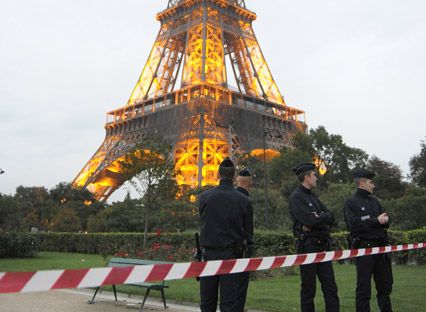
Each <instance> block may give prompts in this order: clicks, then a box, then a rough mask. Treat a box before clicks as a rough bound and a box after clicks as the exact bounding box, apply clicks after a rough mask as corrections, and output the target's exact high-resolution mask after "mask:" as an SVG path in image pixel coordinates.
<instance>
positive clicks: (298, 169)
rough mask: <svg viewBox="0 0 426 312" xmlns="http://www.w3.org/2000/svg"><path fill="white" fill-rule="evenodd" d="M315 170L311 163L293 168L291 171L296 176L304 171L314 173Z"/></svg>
mask: <svg viewBox="0 0 426 312" xmlns="http://www.w3.org/2000/svg"><path fill="white" fill-rule="evenodd" d="M315 168H316V167H315V164H313V163H301V164H298V165H297V166H296V167H294V168H293V169H292V170H293V172H294V173H295V174H296V175H297V176H298V175H299V174H301V173H303V172H306V171H314V170H315Z"/></svg>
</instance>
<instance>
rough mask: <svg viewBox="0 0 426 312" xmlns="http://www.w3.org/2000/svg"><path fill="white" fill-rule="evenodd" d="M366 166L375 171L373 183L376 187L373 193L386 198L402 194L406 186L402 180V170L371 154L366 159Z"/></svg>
mask: <svg viewBox="0 0 426 312" xmlns="http://www.w3.org/2000/svg"><path fill="white" fill-rule="evenodd" d="M367 168H368V169H369V170H371V171H373V172H374V173H376V176H375V177H374V183H375V185H376V187H377V189H375V190H374V193H375V195H377V197H380V198H382V199H387V198H397V197H401V196H403V195H404V192H405V190H406V187H407V186H406V184H405V183H404V182H403V181H402V171H401V169H400V168H399V167H398V166H397V165H395V164H393V163H391V162H387V161H384V160H381V159H380V158H378V157H376V156H373V157H371V158H370V159H369V160H368V163H367Z"/></svg>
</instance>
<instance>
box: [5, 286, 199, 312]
mask: <svg viewBox="0 0 426 312" xmlns="http://www.w3.org/2000/svg"><path fill="white" fill-rule="evenodd" d="M92 295H93V290H57V291H49V292H38V293H37V292H36V293H28V294H1V295H0V311H1V312H58V311H60V312H133V311H138V309H139V307H140V302H141V301H142V300H141V298H136V297H132V298H128V297H127V296H119V297H118V300H119V301H118V302H115V301H114V297H113V295H112V293H109V292H102V293H101V294H98V295H97V296H96V299H95V303H94V304H87V301H88V300H89V299H90V298H91V296H92ZM138 303H139V304H138ZM167 305H168V307H169V308H168V309H167V312H195V311H200V309H199V308H198V307H196V306H184V305H179V304H174V303H168V304H167ZM144 311H146V312H153V311H166V310H164V308H163V304H162V302H161V301H156V300H155V299H147V301H146V303H145V308H144Z"/></svg>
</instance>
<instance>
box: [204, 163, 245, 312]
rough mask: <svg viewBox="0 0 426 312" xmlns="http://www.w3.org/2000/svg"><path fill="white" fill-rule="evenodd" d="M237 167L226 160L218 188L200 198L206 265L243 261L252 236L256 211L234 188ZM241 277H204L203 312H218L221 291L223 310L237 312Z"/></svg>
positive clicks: (237, 275) (221, 308)
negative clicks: (207, 262)
mask: <svg viewBox="0 0 426 312" xmlns="http://www.w3.org/2000/svg"><path fill="white" fill-rule="evenodd" d="M234 176H235V167H234V164H233V162H232V161H231V160H230V159H229V158H226V159H225V160H224V161H223V162H222V163H221V164H220V166H219V178H220V183H219V186H218V187H215V188H213V189H210V190H208V191H206V192H204V193H202V194H201V195H200V197H199V213H200V217H201V234H200V244H201V248H202V251H203V259H204V260H205V261H210V260H221V259H235V258H241V257H242V254H243V246H244V242H245V241H247V240H251V239H252V236H253V208H252V206H251V204H250V201H249V199H248V197H247V196H245V195H243V194H241V193H240V192H238V191H237V190H236V189H235V188H234V185H233V179H234ZM240 281H241V273H240V274H227V275H219V276H208V277H201V279H200V295H201V305H200V307H201V311H202V312H215V311H216V309H217V300H218V288H220V310H221V311H222V312H235V311H238V310H237V309H238V304H239V300H238V294H239V289H240V285H241V283H240Z"/></svg>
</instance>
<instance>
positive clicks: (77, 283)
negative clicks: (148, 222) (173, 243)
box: [0, 243, 426, 293]
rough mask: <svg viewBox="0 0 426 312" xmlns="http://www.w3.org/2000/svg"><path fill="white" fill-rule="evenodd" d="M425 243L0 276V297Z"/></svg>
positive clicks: (415, 246) (232, 270)
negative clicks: (3, 294)
mask: <svg viewBox="0 0 426 312" xmlns="http://www.w3.org/2000/svg"><path fill="white" fill-rule="evenodd" d="M425 247H426V243H416V244H406V245H397V246H386V247H374V248H363V249H352V250H337V251H328V252H318V253H309V254H299V255H288V256H275V257H262V258H247V259H233V260H216V261H206V262H186V263H171V264H154V265H142V266H129V267H105V268H94V269H76V270H51V271H37V272H2V273H0V293H16V292H20V293H26V292H35V291H47V290H52V289H60V288H86V287H98V286H105V285H120V284H133V283H144V282H152V281H163V280H176V279H184V278H193V277H196V276H201V277H203V276H213V275H222V274H230V273H240V272H248V271H260V270H267V269H276V268H283V267H290V266H296V265H303V264H311V263H318V262H326V261H333V260H343V259H349V258H354V257H361V256H367V255H375V254H382V253H388V252H394V251H404V250H412V249H421V248H425Z"/></svg>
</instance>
